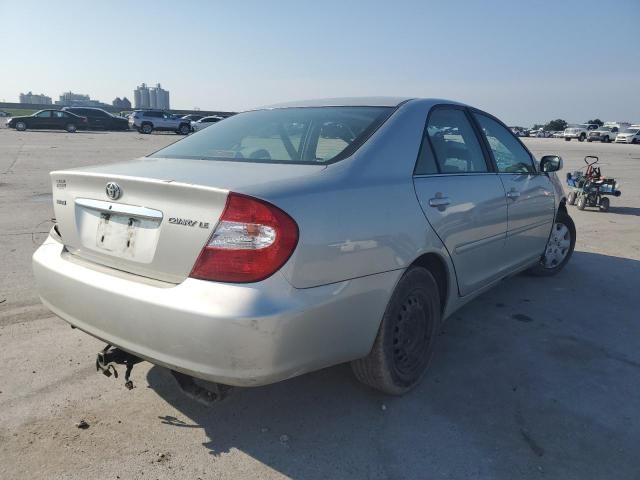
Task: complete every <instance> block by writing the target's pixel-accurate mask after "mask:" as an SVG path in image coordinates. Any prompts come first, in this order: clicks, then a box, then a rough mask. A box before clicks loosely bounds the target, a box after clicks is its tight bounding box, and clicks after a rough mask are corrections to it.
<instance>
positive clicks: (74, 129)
mask: <svg viewBox="0 0 640 480" xmlns="http://www.w3.org/2000/svg"><path fill="white" fill-rule="evenodd" d="M64 129H65V130H66V131H67V132H69V133H76V132H77V131H78V128H77V127H76V124H75V123H68V124H67V126H66V127H64Z"/></svg>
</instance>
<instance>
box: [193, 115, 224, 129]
mask: <svg viewBox="0 0 640 480" xmlns="http://www.w3.org/2000/svg"><path fill="white" fill-rule="evenodd" d="M220 120H222V117H218V116H215V115H214V116H211V117H203V118H201V119H200V120H198V121H197V122H191V130H192V131H194V132H199V131H200V130H203V129H205V128H207V127H209V126H211V125H213V124H214V123H217V122H219V121H220Z"/></svg>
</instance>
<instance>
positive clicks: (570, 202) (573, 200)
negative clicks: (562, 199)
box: [567, 192, 576, 205]
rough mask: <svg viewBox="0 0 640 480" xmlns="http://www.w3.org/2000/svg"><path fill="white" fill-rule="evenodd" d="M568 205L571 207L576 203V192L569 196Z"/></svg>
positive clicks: (570, 193)
mask: <svg viewBox="0 0 640 480" xmlns="http://www.w3.org/2000/svg"><path fill="white" fill-rule="evenodd" d="M567 203H568V204H569V205H573V204H574V203H576V192H569V195H567Z"/></svg>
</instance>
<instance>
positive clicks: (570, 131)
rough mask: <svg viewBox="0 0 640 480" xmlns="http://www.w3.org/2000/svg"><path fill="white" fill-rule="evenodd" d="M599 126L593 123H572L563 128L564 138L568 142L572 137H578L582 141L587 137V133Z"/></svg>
mask: <svg viewBox="0 0 640 480" xmlns="http://www.w3.org/2000/svg"><path fill="white" fill-rule="evenodd" d="M598 127H599V126H598V125H597V124H595V123H582V124H579V125H572V126H570V127H568V128H565V130H564V139H565V140H566V141H567V142H568V141H570V140H571V139H572V138H575V139H578V140H579V141H581V142H584V141H585V140H586V139H587V135H589V132H590V131H591V130H595V129H597V128H598Z"/></svg>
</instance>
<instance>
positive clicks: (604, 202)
mask: <svg viewBox="0 0 640 480" xmlns="http://www.w3.org/2000/svg"><path fill="white" fill-rule="evenodd" d="M599 208H600V211H601V212H608V211H609V199H608V198H607V197H602V199H601V200H600V207H599Z"/></svg>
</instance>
